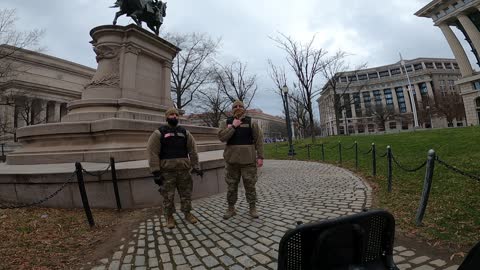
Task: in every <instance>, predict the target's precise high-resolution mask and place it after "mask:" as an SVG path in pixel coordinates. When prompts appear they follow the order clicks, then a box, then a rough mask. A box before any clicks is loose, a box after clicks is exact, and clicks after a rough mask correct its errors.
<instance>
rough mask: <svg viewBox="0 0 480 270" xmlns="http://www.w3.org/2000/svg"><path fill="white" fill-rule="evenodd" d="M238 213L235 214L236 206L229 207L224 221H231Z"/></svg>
mask: <svg viewBox="0 0 480 270" xmlns="http://www.w3.org/2000/svg"><path fill="white" fill-rule="evenodd" d="M236 214H237V212H235V205H229V206H228V209H227V212H225V215H223V219H229V218H231V217H233V216H235V215H236Z"/></svg>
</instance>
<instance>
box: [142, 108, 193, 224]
mask: <svg viewBox="0 0 480 270" xmlns="http://www.w3.org/2000/svg"><path fill="white" fill-rule="evenodd" d="M165 116H166V118H167V123H168V125H163V126H161V127H160V128H159V129H158V130H155V131H154V132H153V133H152V135H151V136H150V138H149V139H148V143H147V153H148V165H149V166H150V171H151V172H152V174H153V175H154V180H155V183H156V184H158V185H159V186H160V189H159V191H160V192H161V194H162V196H163V207H164V214H165V216H166V219H167V227H168V228H170V229H172V228H174V227H175V220H174V218H173V213H174V212H175V204H174V196H175V188H176V189H177V190H178V194H179V195H180V203H181V210H182V212H183V213H184V214H185V219H186V220H187V221H188V222H190V223H192V224H195V223H197V218H196V217H195V216H194V215H193V214H192V213H191V211H192V199H191V198H192V176H191V175H190V170H191V169H192V168H193V169H194V171H196V172H197V174H201V172H200V170H199V166H198V154H197V146H196V144H195V140H194V138H193V136H192V134H191V133H190V132H188V131H187V130H186V129H185V128H183V127H181V126H179V125H178V116H179V115H178V111H177V109H175V108H171V109H169V110H167V111H166V112H165Z"/></svg>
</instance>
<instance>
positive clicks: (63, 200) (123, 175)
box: [0, 150, 226, 208]
mask: <svg viewBox="0 0 480 270" xmlns="http://www.w3.org/2000/svg"><path fill="white" fill-rule="evenodd" d="M222 154H223V151H221V150H220V151H209V152H204V153H200V155H199V156H200V166H201V168H202V170H204V176H203V177H199V176H197V175H192V177H193V193H192V198H193V199H197V198H201V197H205V196H209V195H213V194H217V193H219V192H224V191H226V183H225V181H224V165H223V158H222ZM82 166H83V168H84V169H85V170H87V171H88V172H91V173H92V174H98V173H101V172H104V171H105V169H106V168H107V167H108V163H89V162H84V163H82ZM115 167H116V175H117V181H118V187H119V193H120V201H121V204H122V208H143V207H151V206H161V205H162V197H161V196H160V194H159V192H158V191H157V190H158V186H157V185H156V184H155V183H154V182H153V178H152V175H151V174H150V171H149V169H148V164H147V161H146V160H139V161H129V162H119V163H115ZM74 171H75V164H73V163H60V164H49V165H42V164H39V165H7V164H0V205H2V204H13V205H20V204H28V203H32V202H36V201H39V200H42V199H44V198H46V197H48V196H49V195H51V194H52V193H54V192H55V191H56V190H57V189H59V188H60V187H61V186H62V185H63V184H64V183H65V182H67V181H68V180H69V179H72V181H71V182H70V183H69V184H67V185H66V186H65V188H64V189H63V190H62V191H60V192H59V193H58V194H57V195H56V196H54V197H53V198H51V199H49V200H47V201H46V202H44V203H42V204H40V205H38V206H39V207H58V208H81V207H82V200H81V197H80V192H79V189H78V184H77V181H76V176H75V174H74ZM83 176H84V180H85V187H86V191H87V196H88V201H89V204H90V207H93V208H116V207H117V204H116V200H115V193H114V188H113V182H112V177H111V170H109V171H107V172H106V173H105V174H103V175H101V176H91V175H89V174H87V173H84V174H83ZM72 177H73V178H72ZM178 198H179V197H178V194H177V196H176V199H177V201H178Z"/></svg>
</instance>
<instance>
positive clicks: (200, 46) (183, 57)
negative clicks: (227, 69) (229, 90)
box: [165, 33, 220, 109]
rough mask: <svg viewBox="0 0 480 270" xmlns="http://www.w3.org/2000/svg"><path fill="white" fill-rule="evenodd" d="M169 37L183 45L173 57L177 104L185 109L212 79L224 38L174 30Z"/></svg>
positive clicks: (174, 92) (173, 77)
mask: <svg viewBox="0 0 480 270" xmlns="http://www.w3.org/2000/svg"><path fill="white" fill-rule="evenodd" d="M165 38H166V39H167V40H169V41H170V42H172V43H173V44H175V45H176V46H178V47H179V48H180V49H182V50H181V51H180V52H179V53H178V55H177V56H176V58H175V59H174V60H173V65H172V81H171V83H172V86H171V91H172V94H173V99H174V101H175V104H176V106H177V108H178V109H183V108H184V107H185V106H187V105H189V104H190V103H191V102H192V100H194V97H195V93H196V92H197V91H199V89H202V87H204V86H206V85H208V84H209V83H211V80H210V79H211V77H212V76H211V74H212V73H213V72H214V62H213V57H214V56H215V54H216V53H217V51H218V49H219V47H220V39H218V40H213V39H212V38H210V37H209V36H207V35H206V34H198V33H190V34H178V33H174V34H173V33H170V34H167V35H166V37H165Z"/></svg>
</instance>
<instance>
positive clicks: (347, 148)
mask: <svg viewBox="0 0 480 270" xmlns="http://www.w3.org/2000/svg"><path fill="white" fill-rule="evenodd" d="M353 147H355V144H353V145H352V146H350V147H343V149H344V150H350V149H353Z"/></svg>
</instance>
